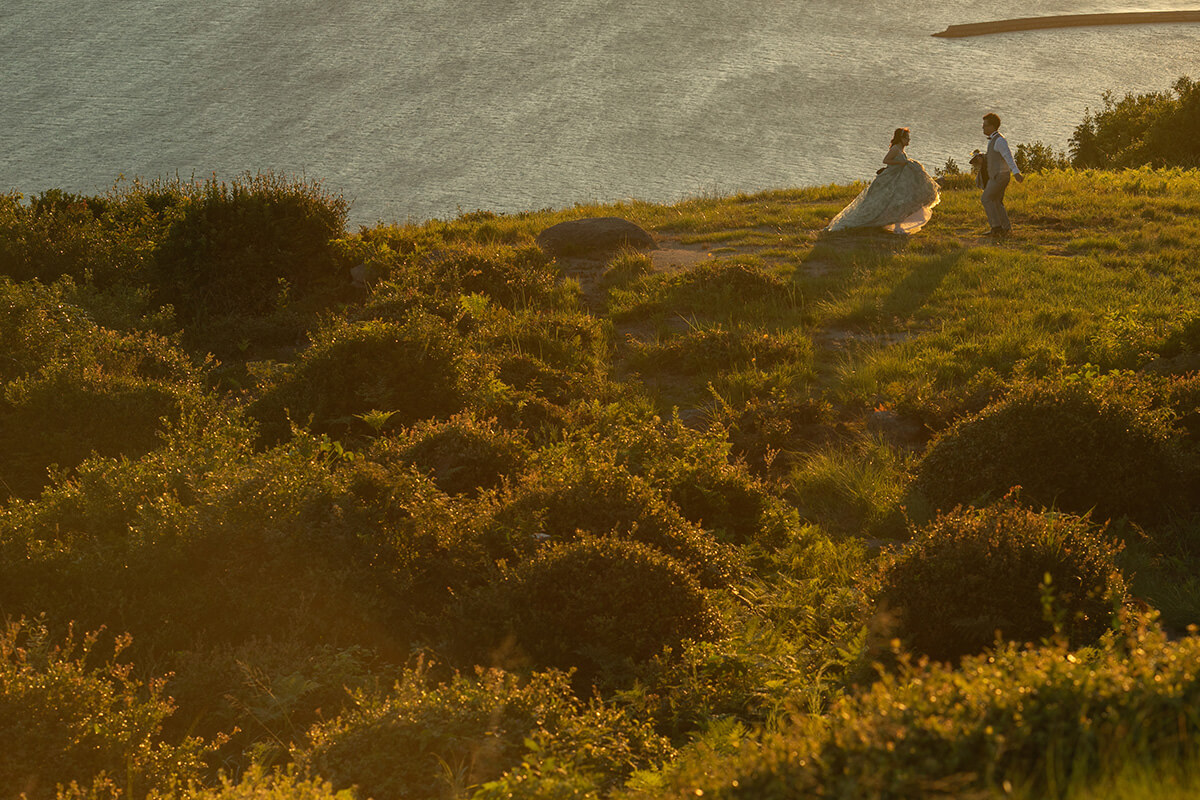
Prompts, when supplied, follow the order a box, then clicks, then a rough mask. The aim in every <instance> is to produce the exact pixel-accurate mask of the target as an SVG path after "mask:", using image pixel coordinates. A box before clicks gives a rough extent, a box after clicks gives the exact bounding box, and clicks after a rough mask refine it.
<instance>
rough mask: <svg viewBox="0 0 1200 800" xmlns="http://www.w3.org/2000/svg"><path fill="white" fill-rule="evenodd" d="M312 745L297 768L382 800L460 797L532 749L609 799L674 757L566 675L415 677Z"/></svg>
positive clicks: (361, 701)
mask: <svg viewBox="0 0 1200 800" xmlns="http://www.w3.org/2000/svg"><path fill="white" fill-rule="evenodd" d="M535 740H536V741H537V742H540V744H537V745H535V744H534V742H535ZM311 742H312V743H311V746H310V747H309V748H306V749H304V750H299V749H298V750H296V751H294V755H295V756H296V758H297V760H298V761H299V762H300V763H301V764H303V765H306V766H308V767H309V768H311V769H312V770H313V771H314V772H316V773H317V774H319V775H321V776H323V777H324V778H327V779H328V780H330V781H332V783H333V785H334V786H335V787H339V788H340V787H349V786H352V785H353V786H357V787H358V791H359V793H360V796H363V797H372V798H375V799H376V800H402V799H403V800H437V798H444V797H460V796H463V795H464V794H465V792H466V791H467V790H468V789H469V788H470V787H474V786H476V785H478V784H480V783H483V782H485V781H492V780H497V779H499V778H500V777H501V776H503V775H504V774H505V773H506V772H508V771H509V770H514V769H519V768H520V767H521V765H522V761H527V760H530V759H531V756H530V750H531V748H533V747H535V746H536V747H539V748H542V751H541V752H542V756H543V757H551V758H556V759H559V760H560V761H562V762H566V763H572V764H574V765H575V766H576V767H577V768H578V769H579V770H581V771H583V772H584V773H585V774H588V775H589V776H591V779H592V781H593V784H592V785H593V786H594V787H595V788H597V789H601V790H605V791H608V790H611V789H613V788H616V787H618V786H619V785H620V784H621V783H622V782H623V780H624V779H625V778H627V777H628V776H629V774H630V773H631V772H632V771H633V770H634V769H637V768H645V767H648V766H650V765H651V764H654V763H657V762H659V761H660V760H663V759H665V758H667V757H669V756H670V755H671V750H670V747H669V746H668V745H667V743H666V741H665V740H663V739H662V738H660V737H658V736H656V735H655V734H654V733H653V732H652V731H651V730H650V729H649V727H648V726H645V725H643V724H639V723H636V722H634V721H632V720H630V719H629V718H627V717H626V716H625V715H624V714H622V713H621V712H620V711H618V710H615V709H612V708H609V707H606V706H603V705H601V704H599V703H598V702H596V701H593V702H591V703H589V704H586V705H584V704H581V703H579V702H578V701H577V700H575V698H574V697H573V695H572V694H571V689H570V686H569V684H568V682H567V679H566V677H565V676H564V675H561V674H557V673H539V674H534V675H533V676H532V677H530V678H529V679H528V680H522V679H520V678H518V677H517V676H515V675H513V674H509V673H504V672H501V671H499V670H487V671H479V672H478V673H477V675H476V676H475V677H471V678H468V677H465V676H461V675H455V676H454V677H453V678H451V679H450V680H449V681H448V682H446V683H444V684H440V685H438V684H435V683H433V682H432V681H430V679H429V677H428V674H427V671H426V670H425V669H422V668H418V669H416V670H412V671H410V672H409V673H407V674H406V675H405V677H404V679H403V680H402V681H400V682H399V683H397V684H396V686H395V688H394V689H393V690H392V691H391V693H389V694H385V695H381V696H374V695H367V694H360V695H359V697H358V706H357V708H356V709H354V710H353V711H352V712H350V713H348V714H345V715H343V716H342V717H340V718H338V719H337V720H334V721H332V722H329V723H325V724H322V725H318V726H317V727H315V728H314V729H313V730H312V732H311Z"/></svg>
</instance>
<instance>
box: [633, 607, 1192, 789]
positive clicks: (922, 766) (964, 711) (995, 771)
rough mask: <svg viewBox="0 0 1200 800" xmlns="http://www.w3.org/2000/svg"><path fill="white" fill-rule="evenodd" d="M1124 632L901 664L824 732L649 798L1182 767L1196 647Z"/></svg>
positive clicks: (762, 746)
mask: <svg viewBox="0 0 1200 800" xmlns="http://www.w3.org/2000/svg"><path fill="white" fill-rule="evenodd" d="M1126 631H1127V632H1126V634H1125V635H1124V636H1119V637H1114V638H1113V639H1112V640H1107V639H1106V640H1104V641H1102V642H1100V643H1099V644H1098V645H1097V646H1096V647H1094V648H1084V649H1082V650H1072V649H1069V648H1068V647H1066V646H1064V645H1061V644H1055V645H1051V646H1047V647H1042V648H1037V649H1033V650H1025V649H1023V648H1020V647H1018V646H1016V645H1009V646H1007V647H1004V648H1001V649H999V650H997V651H995V652H993V653H989V654H987V655H986V656H983V655H981V656H977V657H970V658H967V659H964V661H963V662H962V663H961V665H958V666H956V667H953V668H952V667H950V666H948V665H943V664H939V663H936V662H934V663H930V664H925V665H917V666H909V667H906V668H904V669H902V670H901V671H900V672H899V673H898V674H895V675H883V676H881V679H880V680H879V682H877V683H876V684H875V685H874V686H872V687H871V688H870V689H868V690H866V691H863V692H861V693H859V694H856V695H849V696H847V697H846V698H845V699H843V700H842V701H841V702H839V703H838V704H836V705H835V706H834V707H833V708H832V709H831V711H830V713H829V714H828V715H827V722H826V723H825V724H813V722H812V721H811V720H800V721H799V724H796V725H790V726H787V727H785V728H784V729H783V730H782V731H781V732H780V733H779V734H778V735H772V736H767V737H766V738H765V740H764V741H762V742H758V741H753V740H751V741H750V742H748V743H747V744H746V746H743V747H741V748H739V749H738V750H737V751H736V752H735V753H734V754H733V755H731V756H725V757H722V756H721V755H719V754H715V753H707V754H705V753H699V754H696V757H693V758H686V756H687V755H688V754H687V753H684V754H682V755H684V756H685V758H682V759H680V762H679V763H680V764H681V766H682V768H681V769H679V770H678V771H677V772H676V773H674V774H672V775H671V776H670V777H669V788H668V789H666V790H662V789H660V790H658V791H655V792H652V793H650V794H651V796H654V797H660V798H664V797H677V798H683V797H693V798H694V797H698V796H700V795H698V794H697V792H698V791H699V792H703V796H704V797H706V798H711V797H717V798H747V799H749V798H754V800H784V799H785V798H787V799H788V800H790V799H791V798H802V797H823V798H831V800H832V799H833V798H837V799H838V800H857V799H858V798H896V799H899V798H913V800H916V798H931V797H946V798H951V797H955V798H962V797H992V796H1007V795H1009V794H1012V793H1013V790H1014V789H1016V790H1017V792H1016V796H1027V797H1062V796H1071V795H1068V794H1067V793H1066V792H1065V790H1066V789H1067V788H1069V787H1073V786H1074V787H1077V786H1078V784H1079V783H1081V782H1083V781H1094V780H1096V779H1097V778H1098V777H1103V776H1112V775H1114V774H1117V773H1119V772H1120V770H1121V769H1122V768H1124V767H1128V766H1130V765H1133V766H1144V765H1151V764H1156V763H1164V764H1169V765H1174V764H1176V763H1181V762H1182V763H1191V762H1190V761H1189V759H1191V758H1193V757H1194V752H1195V747H1196V743H1197V741H1198V740H1200V719H1198V718H1197V715H1196V714H1195V712H1194V710H1193V709H1194V708H1195V704H1196V703H1197V702H1198V701H1200V680H1197V675H1196V669H1195V664H1196V661H1197V659H1198V658H1200V639H1197V638H1195V637H1187V638H1184V639H1182V640H1177V641H1168V640H1167V638H1166V637H1165V636H1164V635H1163V634H1162V633H1161V632H1160V631H1158V630H1156V629H1154V628H1153V627H1148V628H1144V627H1141V626H1138V625H1130V626H1127V628H1126ZM705 756H707V757H705ZM1151 785H1153V784H1151ZM1158 788H1159V787H1158V786H1156V785H1155V789H1156V790H1157V789H1158ZM1085 796H1091V795H1085ZM1101 796H1106V795H1101ZM1137 796H1141V795H1137Z"/></svg>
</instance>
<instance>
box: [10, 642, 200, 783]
mask: <svg viewBox="0 0 1200 800" xmlns="http://www.w3.org/2000/svg"><path fill="white" fill-rule="evenodd" d="M100 638H101V632H99V631H97V632H94V633H89V634H86V635H84V636H77V635H76V634H75V633H74V632H73V631H71V632H69V633H68V634H67V636H66V638H65V640H64V641H63V643H62V644H54V643H51V641H50V636H49V633H48V630H47V627H46V625H45V624H44V623H43V622H28V621H23V620H18V621H10V622H6V623H5V625H4V628H3V630H2V631H0V787H3V789H4V791H5V792H12V793H20V794H21V795H24V796H25V797H27V798H30V800H40V799H41V798H54V797H55V796H56V792H55V785H56V784H59V785H66V784H68V783H72V782H74V783H76V784H81V785H84V786H88V785H91V784H93V783H96V782H99V783H101V784H102V783H104V782H106V781H108V780H112V781H116V782H117V783H118V785H119V786H120V787H121V789H122V790H123V792H124V795H125V796H126V797H130V798H143V797H146V796H147V794H149V793H150V791H151V790H153V789H155V788H158V787H161V786H166V785H168V783H169V782H171V781H176V782H180V783H182V782H185V781H189V780H196V779H198V778H199V777H200V775H201V771H202V769H203V757H204V756H205V755H206V754H207V752H209V750H210V748H209V747H208V746H207V745H205V744H204V743H202V742H200V741H198V740H196V739H191V738H188V739H184V740H183V741H182V742H179V743H175V744H171V743H168V742H166V741H164V739H163V738H162V737H161V736H160V731H161V728H162V725H163V721H164V720H165V719H166V718H167V717H168V716H170V714H171V713H172V711H173V710H174V705H173V704H172V702H171V700H170V698H168V697H166V696H165V695H164V694H163V682H164V681H163V679H161V678H160V679H152V680H150V681H143V680H140V679H138V678H136V677H135V676H134V671H133V665H132V664H129V663H122V662H121V658H120V657H121V653H122V651H123V650H125V649H126V648H127V647H128V645H129V639H128V637H117V639H116V642H115V646H114V652H113V654H112V655H111V656H109V657H107V658H104V657H103V656H101V654H100V652H99V641H100Z"/></svg>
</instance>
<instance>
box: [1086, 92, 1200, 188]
mask: <svg viewBox="0 0 1200 800" xmlns="http://www.w3.org/2000/svg"><path fill="white" fill-rule="evenodd" d="M1103 99H1104V108H1103V109H1101V110H1099V111H1096V112H1091V111H1089V112H1088V113H1087V114H1086V115H1085V116H1084V118H1083V122H1081V123H1080V124H1079V125H1077V126H1076V127H1075V132H1074V133H1073V134H1072V135H1071V140H1070V152H1071V163H1072V164H1073V165H1074V166H1076V167H1084V168H1087V167H1097V168H1100V169H1120V168H1124V167H1140V166H1143V165H1150V166H1154V167H1166V166H1175V167H1196V166H1198V165H1200V142H1198V141H1197V139H1196V131H1197V130H1198V129H1200V83H1198V82H1197V81H1194V80H1192V79H1190V78H1188V77H1186V76H1185V77H1181V78H1179V79H1178V80H1176V81H1175V84H1174V86H1172V87H1171V88H1170V89H1168V90H1166V91H1161V92H1147V93H1145V94H1137V95H1135V94H1133V93H1129V94H1126V95H1125V96H1124V97H1122V98H1120V99H1117V98H1116V96H1115V95H1114V94H1113V93H1112V92H1106V93H1105V94H1104V98H1103Z"/></svg>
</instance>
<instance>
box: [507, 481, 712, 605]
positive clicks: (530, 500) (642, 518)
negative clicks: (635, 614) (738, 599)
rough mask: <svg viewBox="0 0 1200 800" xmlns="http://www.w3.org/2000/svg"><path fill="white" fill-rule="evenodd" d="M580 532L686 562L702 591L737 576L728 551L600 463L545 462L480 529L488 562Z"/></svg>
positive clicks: (655, 495)
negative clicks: (646, 547)
mask: <svg viewBox="0 0 1200 800" xmlns="http://www.w3.org/2000/svg"><path fill="white" fill-rule="evenodd" d="M580 535H592V536H603V537H614V538H621V539H629V540H633V541H639V542H642V543H645V544H648V545H651V546H652V547H656V548H658V549H659V550H661V551H662V552H664V553H667V554H669V555H671V556H674V557H675V558H677V559H679V560H680V561H681V562H683V563H684V564H687V565H688V566H689V567H690V568H691V569H692V570H694V571H695V573H696V574H697V575H699V576H700V579H701V582H702V583H703V584H704V585H706V586H721V585H725V584H727V583H728V582H729V581H730V580H731V579H732V577H733V575H734V574H735V572H736V566H735V560H734V554H733V552H732V550H731V549H730V548H728V547H726V546H723V545H721V544H719V543H718V542H717V541H716V540H715V539H714V538H713V537H712V536H711V535H710V534H708V533H706V532H705V531H704V530H702V529H701V528H699V527H698V526H697V525H695V524H694V523H691V522H689V521H688V520H686V519H684V518H683V517H682V516H681V515H680V513H679V510H678V509H677V508H676V507H675V506H674V505H673V504H672V503H670V502H669V501H667V500H665V499H664V498H663V496H662V495H661V494H660V493H659V492H657V491H655V490H654V489H653V488H652V487H650V486H649V485H647V483H646V482H645V481H644V480H642V479H640V478H637V477H635V476H633V475H631V474H630V473H629V472H628V471H626V470H625V469H623V468H621V467H619V466H617V465H616V464H614V463H612V462H608V461H603V460H598V461H591V460H589V461H585V462H582V463H580V462H576V461H575V460H573V459H569V458H568V459H566V460H563V461H558V462H550V463H546V464H544V465H543V468H542V469H541V470H540V471H535V472H532V473H531V474H530V475H529V477H527V478H526V479H525V480H524V481H522V482H521V483H520V484H518V485H517V486H515V487H514V488H513V489H512V491H511V492H510V493H509V494H507V495H505V496H503V497H502V498H501V500H500V505H499V507H498V508H497V509H496V510H495V512H494V513H493V515H492V519H491V520H490V522H488V523H487V525H486V528H485V531H484V536H485V541H486V543H487V547H488V549H489V551H490V552H491V553H492V554H493V557H494V558H509V559H512V558H522V557H527V556H529V555H532V554H533V553H534V552H535V551H536V550H537V549H538V548H539V547H540V546H541V544H540V543H541V542H550V543H558V544H561V543H564V542H569V541H572V540H574V539H575V538H577V537H578V536H580Z"/></svg>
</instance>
